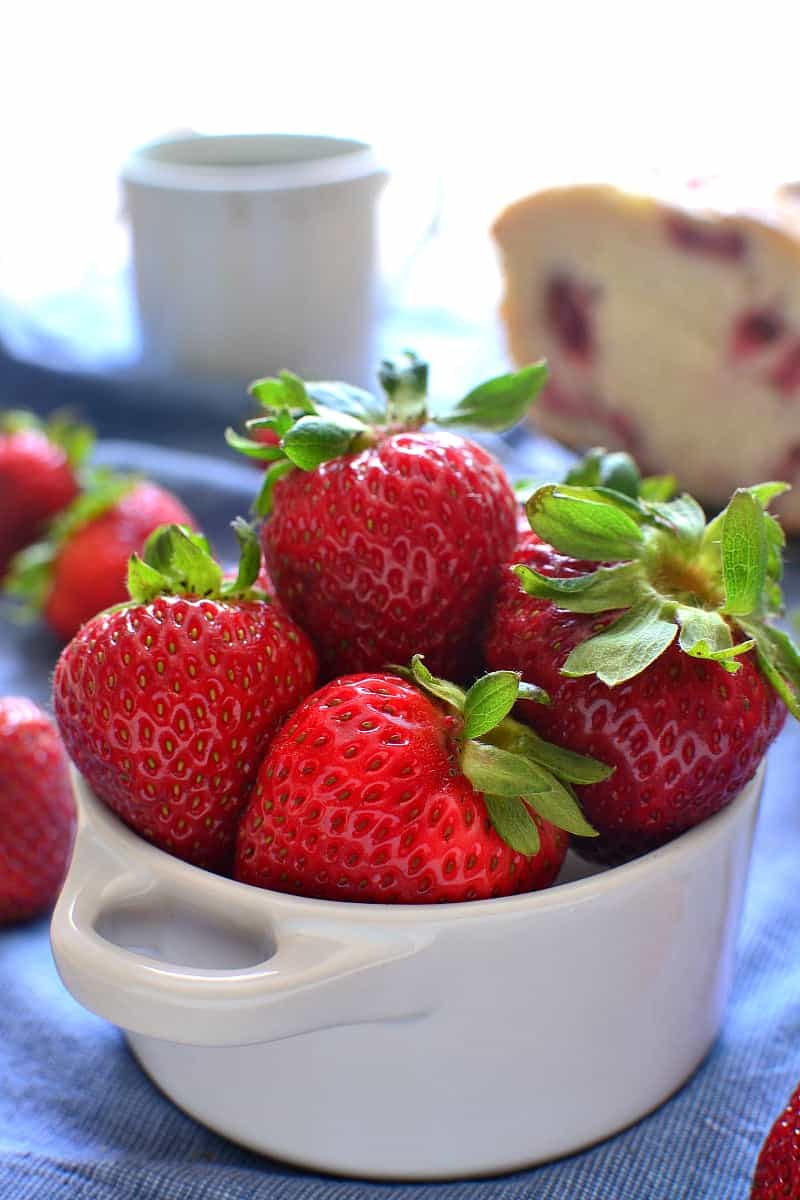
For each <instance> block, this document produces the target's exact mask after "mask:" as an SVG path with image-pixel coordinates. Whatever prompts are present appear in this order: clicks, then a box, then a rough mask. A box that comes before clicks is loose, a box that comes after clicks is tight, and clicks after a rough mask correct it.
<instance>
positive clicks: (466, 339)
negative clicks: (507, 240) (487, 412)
mask: <svg viewBox="0 0 800 1200" xmlns="http://www.w3.org/2000/svg"><path fill="white" fill-rule="evenodd" d="M473 13H474V15H468V10H467V9H465V8H464V7H463V6H455V5H451V4H446V3H440V4H437V3H435V2H429V3H416V2H410V3H406V4H404V5H403V6H402V7H401V8H398V7H396V6H390V5H387V4H384V3H372V4H366V3H365V4H358V3H352V2H347V0H345V2H342V3H339V4H337V5H329V4H322V3H308V2H307V3H304V4H294V5H286V6H285V5H278V4H274V3H265V4H260V5H255V4H243V3H237V2H235V0H234V2H231V3H228V4H227V5H226V6H225V7H224V9H223V8H222V7H221V6H211V5H205V4H201V3H193V4H189V3H183V2H181V0H176V2H173V3H160V4H154V3H147V2H144V3H136V4H133V3H128V2H127V0H118V3H116V4H113V5H109V4H90V3H77V4H71V5H63V6H62V5H56V4H54V3H42V2H37V0H29V2H28V3H26V4H24V5H21V4H20V5H16V4H15V5H13V6H12V7H11V8H9V9H8V10H7V11H6V13H5V17H4V26H5V28H4V33H3V47H2V51H1V52H0V53H1V55H2V71H0V112H2V114H3V115H2V118H0V120H1V121H2V132H3V156H4V170H3V186H2V194H1V195H0V215H2V220H0V344H1V345H2V346H3V347H4V348H5V351H6V353H7V354H10V355H11V356H13V357H14V358H15V359H17V360H23V361H26V362H29V363H35V364H41V365H46V366H50V367H58V368H61V369H64V370H67V371H81V370H83V371H91V372H99V373H101V374H104V373H123V374H128V375H130V374H131V373H133V374H134V375H136V376H137V377H142V376H143V377H144V378H145V379H146V378H148V364H147V363H146V362H144V361H142V357H141V353H140V346H139V344H138V341H137V335H136V331H135V321H134V319H133V309H132V304H131V291H130V274H129V257H130V254H129V239H128V230H127V225H126V220H125V214H124V212H123V206H122V204H121V200H120V191H119V185H118V172H119V168H120V164H121V163H122V161H123V160H124V159H125V158H126V156H127V155H128V153H129V152H130V150H131V149H132V148H133V147H135V146H137V145H139V144H141V143H144V142H147V141H148V140H150V139H153V138H156V137H159V136H162V135H164V134H165V133H169V132H174V131H184V130H196V131H200V132H204V133H230V132H245V133H246V132H260V131H283V132H299V133H312V132H313V133H331V134H338V135H345V136H352V137H357V138H362V139H364V140H365V141H368V142H370V143H373V144H374V145H375V146H376V148H377V149H378V150H379V153H380V155H381V156H382V158H383V160H384V161H385V162H386V164H387V165H388V167H389V169H390V170H391V172H392V181H391V184H390V185H389V186H388V188H387V189H386V190H385V192H384V194H383V196H382V199H381V206H380V252H381V261H382V273H381V278H382V293H381V317H380V322H381V323H380V339H381V345H382V349H383V350H384V351H393V350H397V349H399V348H401V347H402V346H403V345H405V344H407V343H408V342H409V341H410V342H411V343H412V344H413V345H414V346H415V347H416V348H417V349H418V350H419V351H420V352H421V353H423V354H430V355H432V356H433V357H434V358H435V360H436V364H437V366H436V373H435V378H437V379H439V380H441V379H442V378H444V377H446V378H447V385H448V390H449V389H450V388H451V387H452V388H453V390H455V391H458V390H459V388H460V387H461V386H462V385H466V384H468V383H471V382H474V381H475V379H476V378H477V377H478V376H479V375H480V373H481V371H482V370H484V367H487V368H489V369H491V368H492V366H493V365H495V364H500V365H502V363H503V362H504V361H505V359H504V349H503V345H502V338H501V335H500V334H499V332H498V328H497V323H496V320H495V309H496V304H497V298H498V292H499V283H498V275H497V268H496V264H495V258H494V253H493V250H492V246H491V243H490V240H489V237H488V233H487V229H488V225H489V223H490V221H491V219H492V217H493V215H495V214H496V212H497V211H498V210H499V209H500V208H501V207H502V206H503V205H504V204H505V203H507V202H508V201H510V200H512V199H513V198H514V197H516V196H518V195H521V194H523V193H524V192H526V191H527V190H530V189H531V188H532V187H534V186H536V185H538V184H541V183H545V182H552V181H555V180H561V179H569V178H574V177H584V178H587V177H588V178H603V179H606V178H611V179H617V180H620V181H622V182H629V181H631V180H634V181H635V179H636V178H637V177H641V176H642V174H643V173H646V172H647V171H648V170H650V169H657V170H658V171H660V172H661V173H663V174H665V175H667V176H673V175H674V176H675V177H676V178H686V177H690V176H692V175H693V174H702V175H708V174H710V173H711V174H713V173H715V172H718V171H720V172H724V173H733V174H735V175H737V176H740V177H741V176H745V177H746V178H747V179H749V180H750V181H753V180H772V179H776V178H781V179H784V180H785V179H787V178H793V177H794V175H795V174H800V165H798V163H797V161H796V157H797V149H796V147H797V139H796V47H797V44H798V37H797V35H798V32H800V12H799V11H798V8H797V6H795V5H789V4H783V3H769V2H767V3H760V4H759V5H757V6H754V5H752V4H749V3H748V4H745V3H741V4H736V3H716V2H712V0H709V2H706V3H699V4H698V3H693V4H690V3H671V4H668V5H667V4H664V3H661V2H658V0H650V2H648V3H641V2H639V3H610V4H605V5H594V4H591V3H560V4H552V3H546V4H545V3H541V4H540V3H528V4H525V5H520V4H517V3H509V2H505V0H495V2H493V3H492V4H491V5H487V6H479V7H476V8H475V9H474V10H473ZM1 384H2V377H0V386H1ZM0 402H2V401H1V400H0Z"/></svg>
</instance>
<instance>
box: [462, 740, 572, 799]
mask: <svg viewBox="0 0 800 1200" xmlns="http://www.w3.org/2000/svg"><path fill="white" fill-rule="evenodd" d="M461 770H462V771H463V772H464V774H465V775H466V776H467V778H468V779H469V781H470V783H471V784H472V786H473V787H474V788H475V789H476V791H479V792H488V793H489V794H490V795H492V796H524V797H526V799H527V798H531V799H532V798H534V797H535V796H536V795H537V793H539V792H543V791H546V790H547V789H548V788H549V787H550V781H551V778H552V777H551V776H550V774H549V772H547V771H543V770H542V769H541V768H540V767H539V766H538V765H537V764H536V763H534V762H531V760H530V759H528V758H524V757H522V756H520V755H518V754H513V753H511V752H510V751H508V750H502V749H500V747H499V746H492V745H490V744H489V743H486V742H465V743H464V749H463V750H462V752H461Z"/></svg>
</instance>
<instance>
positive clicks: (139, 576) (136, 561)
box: [128, 554, 166, 604]
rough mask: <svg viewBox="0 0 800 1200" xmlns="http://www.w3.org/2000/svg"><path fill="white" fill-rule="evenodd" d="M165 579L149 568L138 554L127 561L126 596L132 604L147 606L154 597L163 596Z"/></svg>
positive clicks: (158, 572)
mask: <svg viewBox="0 0 800 1200" xmlns="http://www.w3.org/2000/svg"><path fill="white" fill-rule="evenodd" d="M165 582H166V581H165V579H164V576H163V575H162V574H161V572H160V571H157V570H156V569H155V567H151V566H149V564H148V563H146V562H144V561H143V560H142V559H141V558H140V557H139V555H138V554H132V555H131V556H130V558H129V559H128V595H129V596H130V598H131V600H132V601H133V602H134V604H149V603H150V601H151V600H155V598H156V596H163V595H164V592H165Z"/></svg>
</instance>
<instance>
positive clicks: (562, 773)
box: [489, 719, 615, 784]
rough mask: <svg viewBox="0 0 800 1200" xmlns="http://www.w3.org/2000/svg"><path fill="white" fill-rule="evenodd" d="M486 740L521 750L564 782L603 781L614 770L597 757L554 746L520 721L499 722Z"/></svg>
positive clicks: (503, 746) (504, 747) (503, 747)
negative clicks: (500, 723) (499, 724)
mask: <svg viewBox="0 0 800 1200" xmlns="http://www.w3.org/2000/svg"><path fill="white" fill-rule="evenodd" d="M489 740H490V741H491V742H492V743H493V744H494V745H498V746H500V747H501V749H504V750H510V751H511V752H512V753H514V754H523V755H524V756H525V757H526V758H529V759H531V760H532V761H533V762H535V763H538V764H539V766H542V767H546V768H547V770H548V771H552V773H553V774H554V775H557V776H558V778H559V779H561V780H563V781H565V782H566V783H581V784H590V783H602V781H603V780H604V779H608V778H609V777H610V776H611V775H613V774H614V770H615V768H614V767H608V766H606V764H605V763H602V762H598V760H597V759H596V758H589V757H588V755H585V754H577V753H576V751H574V750H567V749H565V748H564V747H563V746H556V745H555V744H554V743H553V742H546V741H545V740H544V738H541V737H539V735H538V734H537V733H534V731H533V730H532V729H531V728H530V727H529V726H528V725H523V724H522V723H521V722H520V721H515V720H512V719H508V720H506V721H503V723H502V725H501V726H500V727H499V728H498V729H497V730H494V731H493V732H492V734H491V737H490V739H489Z"/></svg>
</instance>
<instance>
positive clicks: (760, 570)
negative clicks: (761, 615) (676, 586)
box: [721, 489, 769, 616]
mask: <svg viewBox="0 0 800 1200" xmlns="http://www.w3.org/2000/svg"><path fill="white" fill-rule="evenodd" d="M721 553H722V578H723V582H724V585H725V606H724V609H723V611H724V612H726V613H730V614H731V615H732V616H746V615H747V614H748V613H752V612H754V611H756V610H757V609H758V608H759V607H760V605H761V599H762V593H763V591H764V585H765V583H766V579H767V565H768V558H769V545H768V542H767V532H766V528H765V521H764V510H763V508H762V506H761V504H760V503H759V501H758V500H757V499H756V497H755V496H754V495H753V494H752V493H751V492H749V491H745V490H743V489H740V490H738V491H736V492H735V493H734V495H733V498H732V499H731V502H730V504H729V505H728V507H727V509H726V510H725V516H724V519H723V522H722V538H721Z"/></svg>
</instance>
